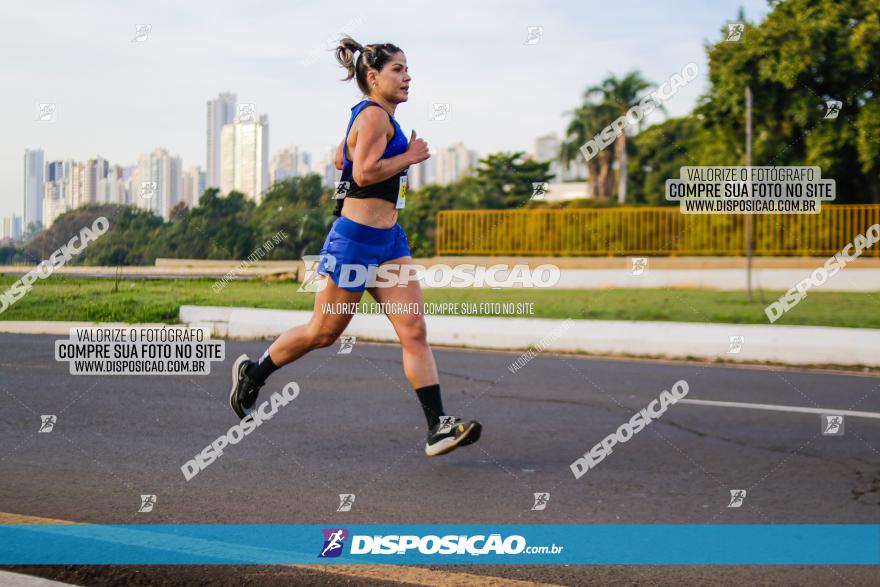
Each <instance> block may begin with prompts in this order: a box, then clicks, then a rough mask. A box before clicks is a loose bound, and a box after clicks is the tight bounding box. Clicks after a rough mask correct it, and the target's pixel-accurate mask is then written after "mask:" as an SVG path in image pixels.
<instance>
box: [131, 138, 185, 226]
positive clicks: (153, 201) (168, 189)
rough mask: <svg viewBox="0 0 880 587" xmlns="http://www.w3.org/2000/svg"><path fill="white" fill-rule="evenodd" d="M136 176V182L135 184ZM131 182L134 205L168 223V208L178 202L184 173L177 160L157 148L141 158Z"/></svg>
mask: <svg viewBox="0 0 880 587" xmlns="http://www.w3.org/2000/svg"><path fill="white" fill-rule="evenodd" d="M135 176H136V181H135ZM132 178H133V181H132V182H131V183H130V186H131V189H132V190H134V191H133V192H132V198H133V199H134V200H135V201H134V205H135V206H139V207H141V208H143V209H145V210H152V211H153V213H155V214H157V215H159V216H161V217H162V218H163V219H165V220H168V219H169V218H170V216H171V209H172V208H174V206H175V205H176V204H177V203H178V202H180V201H181V197H182V191H183V170H182V163H181V161H180V157H172V156H171V155H169V154H168V151H166V150H165V149H163V148H161V147H157V148H156V149H155V150H154V151H153V152H152V153H145V154H143V155H141V156H140V158H139V160H138V166H137V169H136V170H135V172H134V173H132Z"/></svg>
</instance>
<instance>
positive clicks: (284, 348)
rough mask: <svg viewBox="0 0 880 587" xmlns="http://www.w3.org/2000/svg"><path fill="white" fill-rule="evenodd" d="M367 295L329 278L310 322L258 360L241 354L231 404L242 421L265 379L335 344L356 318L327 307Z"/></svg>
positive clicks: (234, 367) (234, 373)
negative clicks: (302, 357) (350, 289)
mask: <svg viewBox="0 0 880 587" xmlns="http://www.w3.org/2000/svg"><path fill="white" fill-rule="evenodd" d="M363 295H364V292H362V291H359V292H351V291H348V290H345V289H342V288H340V287H338V286H337V285H336V284H335V283H334V282H333V280H332V279H330V278H329V277H325V278H324V287H323V288H322V289H321V290H320V291H318V292H317V294H316V295H315V308H314V310H313V312H312V317H311V319H310V320H309V321H308V322H307V323H306V324H304V325H302V326H296V327H294V328H291V329H289V330H287V331H286V332H284V333H283V334H282V335H281V336H279V337H278V338H277V339H276V340H275V342H273V343H272V344H271V345H270V346H269V348H268V349H266V351H265V352H264V353H263V354H262V356H260V358H259V359H258V360H257V361H251V360H250V359H248V357H247V355H241V356H240V357H239V358H238V359H236V361H235V363H234V364H233V365H232V390H231V391H230V392H229V405H230V406H231V407H232V410H233V411H234V412H235V413H236V414H237V415H238V417H239V418H244V417H245V416H246V415H247V414H248V413H249V412H250V410H252V408H253V407H254V405H255V403H256V401H257V396H258V394H259V391H260V388H261V387H262V386H263V384H264V383H265V382H266V378H267V377H269V375H271V374H272V373H274V372H275V371H277V370H278V369H280V368H281V367H282V366H284V365H286V364H287V363H290V362H291V361H294V360H296V359H298V358H299V357H301V356H303V355H304V354H306V353H307V352H309V351H310V350H312V349H316V348H320V347H326V346H330V345H331V344H333V343H334V342H335V341H336V339H337V338H339V335H340V334H342V332H343V331H344V330H345V327H346V326H348V323H349V322H350V321H351V317H352V315H353V313H352V312H348V311H347V309H348V308H344V309H343V311H341V312H336V311H334V310H331V311H328V312H325V311H324V305H325V304H356V303H357V302H358V301H360V299H361V297H362V296H363Z"/></svg>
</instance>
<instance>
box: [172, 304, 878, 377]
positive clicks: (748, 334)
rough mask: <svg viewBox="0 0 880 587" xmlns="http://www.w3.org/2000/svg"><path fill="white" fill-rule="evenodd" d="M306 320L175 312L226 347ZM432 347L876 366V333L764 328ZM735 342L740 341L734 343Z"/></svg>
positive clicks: (449, 326)
mask: <svg viewBox="0 0 880 587" xmlns="http://www.w3.org/2000/svg"><path fill="white" fill-rule="evenodd" d="M310 316H311V312H303V311H288V310H261V309H254V308H230V307H216V306H181V308H180V320H181V322H184V323H187V324H189V325H190V326H201V327H206V328H210V329H211V330H212V331H213V333H214V336H217V337H222V338H231V339H255V338H274V337H276V336H278V335H280V334H281V333H282V332H284V331H285V330H287V329H288V328H291V327H293V326H296V325H298V324H305V323H306V322H307V321H308V320H309V318H310ZM425 319H426V321H427V323H428V340H429V342H431V344H437V345H446V346H456V347H465V348H483V349H499V350H521V351H524V350H527V349H529V348H531V347H533V346H535V345H540V348H541V349H543V350H546V351H551V352H553V351H555V352H575V353H577V352H580V353H589V354H600V355H626V356H643V357H663V358H674V359H685V358H697V359H708V360H716V359H721V360H728V361H737V362H747V363H761V362H772V363H783V364H789V365H847V366H856V365H864V366H869V367H878V366H880V352H878V349H880V330H876V329H859V328H832V327H818V326H817V327H813V326H773V325H762V324H697V323H684V322H634V321H620V320H546V319H536V318H482V317H479V318H478V317H461V316H426V317H425ZM345 334H347V335H353V336H355V337H357V338H362V339H364V340H375V341H387V342H396V341H397V336H396V334H395V333H394V329H393V328H392V327H391V324H390V322H389V321H388V319H387V318H386V317H385V316H382V315H363V314H358V315H356V316H355V317H354V318H353V319H352V321H351V324H350V325H349V327H348V328H347V329H346V331H345ZM740 337H741V338H740Z"/></svg>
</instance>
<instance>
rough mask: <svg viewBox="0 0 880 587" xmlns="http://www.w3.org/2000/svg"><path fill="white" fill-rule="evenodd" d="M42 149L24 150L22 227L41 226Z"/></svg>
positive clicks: (43, 170) (43, 169)
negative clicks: (33, 224)
mask: <svg viewBox="0 0 880 587" xmlns="http://www.w3.org/2000/svg"><path fill="white" fill-rule="evenodd" d="M43 157H44V155H43V150H42V149H25V150H24V225H25V227H27V226H28V225H30V224H31V223H35V224H40V225H42V224H43V190H44V188H43V182H44V172H45V168H44V160H43Z"/></svg>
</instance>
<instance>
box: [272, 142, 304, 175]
mask: <svg viewBox="0 0 880 587" xmlns="http://www.w3.org/2000/svg"><path fill="white" fill-rule="evenodd" d="M299 174H300V173H299V149H298V148H297V147H285V148H284V149H281V150H280V151H275V154H274V155H272V162H271V163H270V164H269V181H270V183H275V182H279V181H284V180H285V179H287V178H288V177H296V176H298V175H299Z"/></svg>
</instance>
